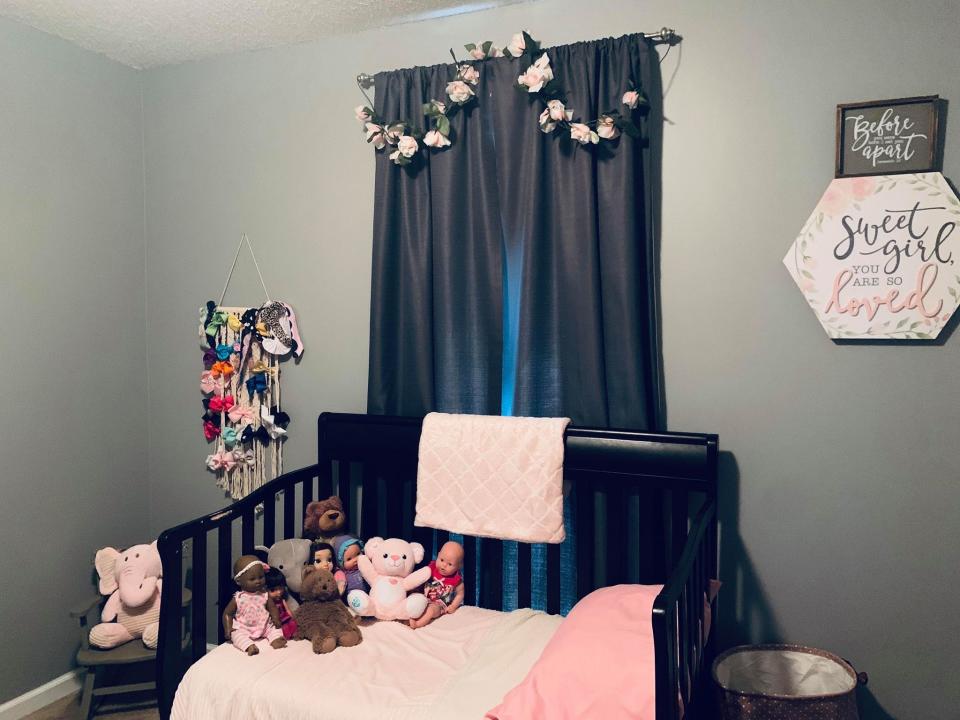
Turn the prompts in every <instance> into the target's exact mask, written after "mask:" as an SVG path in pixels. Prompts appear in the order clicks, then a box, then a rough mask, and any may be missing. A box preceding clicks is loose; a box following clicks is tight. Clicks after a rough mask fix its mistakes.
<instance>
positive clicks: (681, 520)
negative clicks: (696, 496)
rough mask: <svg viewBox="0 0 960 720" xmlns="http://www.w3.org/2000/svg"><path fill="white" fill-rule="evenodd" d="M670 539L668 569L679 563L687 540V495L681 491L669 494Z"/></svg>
mask: <svg viewBox="0 0 960 720" xmlns="http://www.w3.org/2000/svg"><path fill="white" fill-rule="evenodd" d="M670 538H671V541H670V550H671V553H670V555H671V557H670V565H669V567H671V568H672V567H675V566H676V564H677V563H678V562H679V561H680V555H681V554H682V553H683V545H684V543H685V542H686V539H687V493H686V492H685V491H683V490H674V491H673V492H672V493H671V512H670Z"/></svg>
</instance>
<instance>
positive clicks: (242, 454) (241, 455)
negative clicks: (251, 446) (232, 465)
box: [233, 448, 257, 467]
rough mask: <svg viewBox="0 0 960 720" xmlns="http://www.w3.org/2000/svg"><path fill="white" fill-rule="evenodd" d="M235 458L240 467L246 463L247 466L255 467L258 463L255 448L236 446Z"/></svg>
mask: <svg viewBox="0 0 960 720" xmlns="http://www.w3.org/2000/svg"><path fill="white" fill-rule="evenodd" d="M233 460H234V462H236V463H237V465H239V466H240V467H243V466H244V465H246V466H247V467H253V466H254V465H256V464H257V459H256V457H255V456H254V453H253V450H241V449H240V448H236V449H234V451H233Z"/></svg>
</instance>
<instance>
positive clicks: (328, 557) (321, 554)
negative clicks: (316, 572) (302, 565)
mask: <svg viewBox="0 0 960 720" xmlns="http://www.w3.org/2000/svg"><path fill="white" fill-rule="evenodd" d="M313 566H314V567H315V568H318V569H320V570H326V571H328V572H333V550H330V549H328V548H323V549H322V550H317V551H316V552H315V553H314V554H313Z"/></svg>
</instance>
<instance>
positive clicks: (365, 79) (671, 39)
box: [357, 27, 683, 90]
mask: <svg viewBox="0 0 960 720" xmlns="http://www.w3.org/2000/svg"><path fill="white" fill-rule="evenodd" d="M643 36H644V37H645V38H647V39H648V40H653V44H654V45H670V46H673V45H678V44H679V43H680V41H681V40H683V37H682V36H681V35H678V34H677V32H676V31H675V30H674V29H673V28H668V27H662V28H660V29H659V30H657V32H654V33H643ZM357 85H359V86H360V87H361V88H363V89H364V90H369V89H370V88H372V87H373V75H370V74H369V73H360V74H359V75H357Z"/></svg>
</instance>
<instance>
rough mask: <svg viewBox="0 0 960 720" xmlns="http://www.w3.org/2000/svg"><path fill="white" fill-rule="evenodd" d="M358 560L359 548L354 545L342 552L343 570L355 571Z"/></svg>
mask: <svg viewBox="0 0 960 720" xmlns="http://www.w3.org/2000/svg"><path fill="white" fill-rule="evenodd" d="M359 559H360V546H359V545H357V544H356V543H354V544H353V545H351V546H350V547H348V548H347V549H346V550H344V551H343V569H344V570H356V569H357V565H358V564H359Z"/></svg>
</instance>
